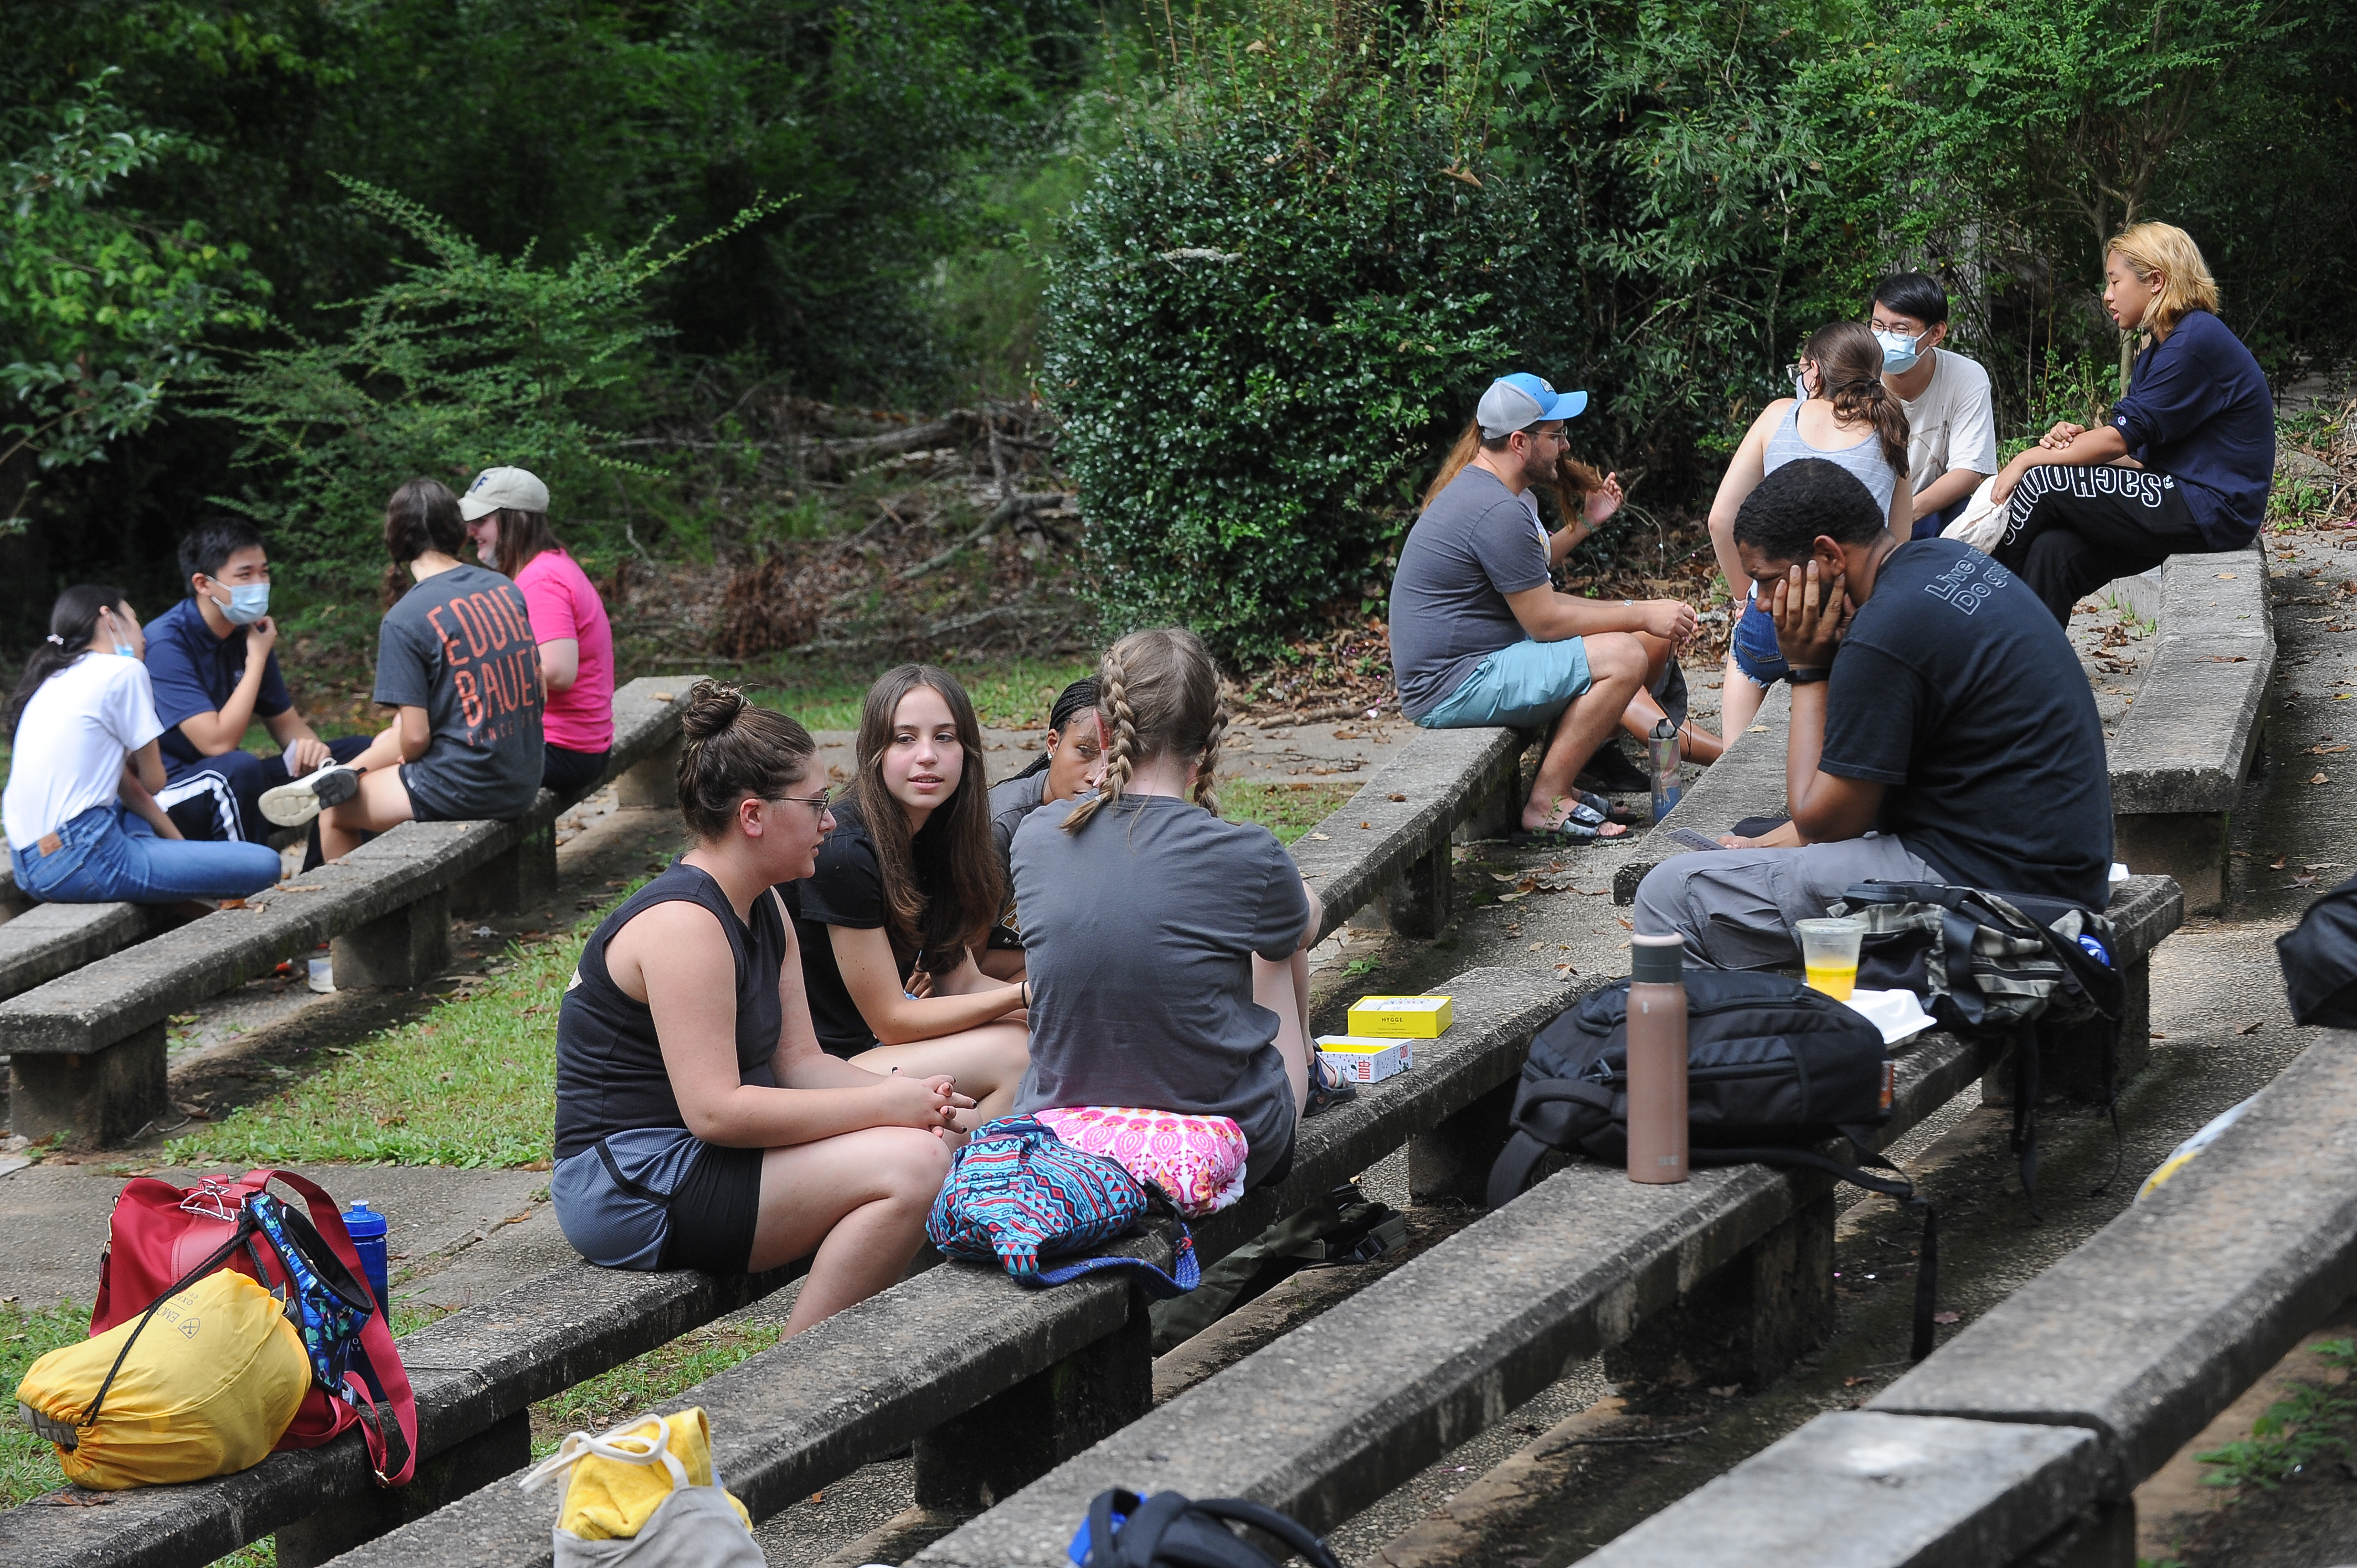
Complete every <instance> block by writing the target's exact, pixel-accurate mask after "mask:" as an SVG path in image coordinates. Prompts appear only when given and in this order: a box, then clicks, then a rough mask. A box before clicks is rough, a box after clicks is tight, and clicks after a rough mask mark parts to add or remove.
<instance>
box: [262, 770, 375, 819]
mask: <svg viewBox="0 0 2357 1568" xmlns="http://www.w3.org/2000/svg"><path fill="white" fill-rule="evenodd" d="M360 792H361V776H360V770H359V769H357V768H347V767H345V766H344V765H343V764H342V763H340V762H330V763H328V764H327V765H326V766H324V767H321V768H314V769H313V770H312V771H311V772H309V773H307V774H306V775H304V776H303V777H302V778H300V779H296V780H295V781H294V782H293V783H291V784H281V785H279V786H277V787H276V788H275V789H264V791H263V792H262V814H263V815H264V816H265V817H268V818H269V819H270V820H271V821H272V822H274V823H276V824H277V825H278V826H280V827H282V828H299V827H301V826H302V825H303V824H304V823H306V822H309V821H310V820H311V819H312V818H313V817H316V816H317V815H318V814H319V813H320V812H321V811H326V810H327V809H328V807H330V806H340V805H342V804H343V803H344V802H345V801H346V800H350V799H351V798H352V797H353V796H355V795H357V794H359V793H360Z"/></svg>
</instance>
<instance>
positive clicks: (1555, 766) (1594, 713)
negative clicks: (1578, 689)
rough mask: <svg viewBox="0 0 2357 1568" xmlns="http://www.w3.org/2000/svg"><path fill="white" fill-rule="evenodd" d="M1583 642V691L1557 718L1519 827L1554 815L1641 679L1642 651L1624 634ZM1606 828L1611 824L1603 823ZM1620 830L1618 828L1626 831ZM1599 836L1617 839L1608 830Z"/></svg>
mask: <svg viewBox="0 0 2357 1568" xmlns="http://www.w3.org/2000/svg"><path fill="white" fill-rule="evenodd" d="M1584 640H1585V641H1586V642H1587V674H1588V686H1587V691H1585V692H1583V693H1580V694H1579V695H1578V696H1577V697H1576V698H1574V699H1573V700H1572V703H1571V706H1569V707H1567V708H1566V709H1565V710H1564V711H1563V716H1562V717H1561V718H1559V719H1557V720H1555V735H1554V737H1553V738H1552V739H1550V740H1549V741H1548V742H1547V748H1546V755H1545V756H1544V757H1542V758H1540V760H1539V772H1538V779H1536V781H1535V782H1534V784H1533V785H1532V787H1531V798H1530V800H1528V801H1527V802H1525V803H1524V805H1523V827H1525V828H1543V827H1545V826H1547V825H1548V824H1549V823H1551V822H1554V821H1555V818H1556V815H1557V813H1556V811H1555V801H1557V800H1563V799H1565V798H1566V797H1567V796H1569V795H1570V794H1571V791H1572V786H1573V782H1574V781H1575V780H1576V779H1578V777H1579V770H1580V769H1581V768H1585V767H1587V759H1588V758H1589V757H1593V756H1595V755H1596V748H1597V747H1598V746H1600V745H1602V744H1603V742H1604V739H1605V737H1606V736H1609V735H1610V734H1611V733H1612V731H1613V728H1614V726H1615V725H1619V724H1620V715H1621V714H1622V713H1623V712H1625V711H1626V710H1627V708H1628V706H1629V703H1630V701H1631V699H1632V698H1633V697H1635V696H1636V695H1637V693H1638V692H1639V691H1640V690H1641V688H1642V687H1643V685H1644V683H1645V650H1644V648H1643V646H1642V645H1641V644H1640V643H1639V642H1638V641H1637V639H1635V638H1634V637H1632V636H1631V635H1630V634H1628V633H1627V632H1618V631H1616V632H1607V633H1604V634H1603V635H1601V636H1598V637H1591V638H1587V639H1584ZM1606 825H1607V828H1608V829H1609V828H1610V827H1611V826H1612V824H1609V823H1608V824H1606ZM1626 831H1627V830H1625V829H1622V830H1620V832H1626ZM1620 832H1610V831H1608V832H1604V833H1603V834H1602V835H1601V836H1603V837H1605V838H1618V837H1619V836H1620Z"/></svg>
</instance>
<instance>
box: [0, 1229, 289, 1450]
mask: <svg viewBox="0 0 2357 1568" xmlns="http://www.w3.org/2000/svg"><path fill="white" fill-rule="evenodd" d="M142 1322H145V1324H146V1327H145V1330H144V1331H143V1330H141V1329H140V1324H141V1323H142ZM135 1334H136V1337H134V1335H135ZM126 1341H127V1342H129V1343H130V1346H131V1353H130V1354H129V1355H127V1356H123V1366H122V1368H121V1369H120V1370H117V1371H115V1373H114V1380H113V1383H111V1384H110V1383H108V1382H107V1380H106V1375H107V1372H108V1370H109V1369H113V1367H114V1359H115V1358H116V1357H117V1356H121V1355H123V1348H124V1343H125V1342H126ZM102 1385H104V1386H105V1388H106V1400H105V1402H104V1403H102V1404H101V1405H100V1406H99V1411H98V1419H97V1420H96V1421H95V1422H93V1423H91V1424H90V1425H88V1426H78V1425H76V1424H75V1423H78V1422H80V1421H81V1418H82V1415H83V1412H86V1411H88V1410H89V1409H90V1407H91V1402H93V1401H95V1400H97V1399H98V1393H99V1389H100V1387H101V1386H102ZM310 1386H311V1361H310V1358H308V1357H307V1356H306V1355H304V1353H303V1339H302V1336H300V1335H299V1334H297V1333H296V1331H295V1326H294V1325H293V1324H291V1323H289V1322H287V1321H286V1315H285V1310H284V1309H283V1308H281V1307H280V1305H279V1304H278V1302H277V1300H276V1299H275V1298H274V1297H273V1296H272V1295H271V1294H270V1293H269V1292H268V1291H265V1290H264V1289H263V1288H262V1287H261V1286H260V1285H258V1284H256V1283H253V1281H252V1280H251V1279H248V1278H247V1277H246V1276H245V1275H243V1274H241V1273H236V1272H234V1271H233V1270H229V1269H222V1270H220V1271H217V1272H216V1273H210V1274H207V1275H206V1276H205V1277H204V1278H203V1279H201V1280H199V1281H198V1282H197V1283H195V1284H192V1285H190V1286H189V1287H188V1289H187V1290H184V1291H182V1292H180V1293H179V1294H178V1295H175V1296H172V1297H171V1298H170V1299H168V1300H167V1301H166V1302H165V1303H164V1304H163V1305H161V1306H159V1307H157V1308H156V1312H155V1315H154V1316H152V1317H150V1316H148V1315H146V1314H145V1313H143V1314H141V1315H140V1316H138V1317H135V1318H131V1319H129V1320H128V1321H126V1322H123V1323H118V1324H116V1325H115V1326H113V1327H112V1328H110V1329H108V1330H107V1331H106V1332H105V1333H103V1334H101V1335H99V1336H98V1337H95V1338H91V1339H85V1340H83V1341H82V1342H81V1344H79V1345H68V1346H65V1347H63V1348H59V1349H56V1350H52V1351H50V1352H49V1353H48V1355H46V1356H44V1357H42V1358H41V1359H39V1360H38V1361H36V1362H34V1363H33V1365H32V1366H31V1368H30V1369H27V1372H26V1373H25V1380H24V1381H23V1382H21V1383H19V1384H17V1385H16V1404H17V1411H18V1413H19V1414H20V1415H21V1416H22V1417H23V1418H24V1420H25V1421H26V1423H27V1424H28V1425H30V1426H31V1427H32V1428H33V1430H34V1431H35V1432H37V1433H38V1434H41V1435H42V1436H43V1437H46V1438H48V1440H49V1441H50V1442H51V1443H53V1444H57V1448H58V1463H59V1466H62V1467H63V1468H64V1470H65V1473H66V1479H68V1480H70V1481H72V1482H74V1483H75V1484H76V1485H78V1486H83V1487H92V1488H94V1489H96V1490H99V1491H107V1492H113V1491H121V1490H123V1489H124V1488H125V1487H152V1486H156V1485H158V1484H161V1483H163V1482H167V1481H200V1480H203V1479H204V1478H205V1477H208V1476H227V1475H232V1474H234V1473H235V1472H237V1471H240V1470H242V1469H245V1468H246V1467H247V1466H252V1465H255V1464H259V1463H260V1462H261V1460H262V1457H263V1455H265V1454H267V1453H269V1452H270V1451H271V1449H272V1448H274V1447H275V1446H276V1445H277V1443H278V1439H279V1437H280V1436H281V1435H282V1434H284V1433H285V1430H286V1423H288V1422H290V1421H293V1420H294V1419H295V1412H296V1408H297V1407H298V1406H300V1405H301V1404H302V1402H303V1395H304V1393H305V1392H306V1391H307V1390H308V1389H309V1388H310Z"/></svg>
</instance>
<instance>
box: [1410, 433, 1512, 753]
mask: <svg viewBox="0 0 2357 1568" xmlns="http://www.w3.org/2000/svg"><path fill="white" fill-rule="evenodd" d="M1547 581H1548V575H1547V546H1546V537H1545V535H1544V534H1543V533H1541V532H1539V531H1538V530H1537V529H1535V528H1533V527H1532V526H1531V511H1530V508H1529V507H1528V506H1527V505H1526V504H1525V503H1524V501H1523V499H1522V498H1521V497H1519V496H1517V495H1515V494H1514V492H1513V491H1512V490H1510V489H1507V488H1506V486H1505V483H1504V481H1502V480H1501V479H1500V478H1498V476H1497V475H1495V474H1493V473H1491V472H1490V470H1489V469H1487V468H1483V467H1476V466H1473V465H1468V466H1467V467H1466V468H1465V470H1464V471H1463V472H1462V473H1460V474H1458V476H1457V477H1456V478H1453V479H1451V480H1449V481H1448V489H1445V490H1443V491H1441V492H1440V494H1439V495H1438V496H1437V497H1436V498H1434V499H1433V503H1432V505H1431V506H1429V507H1427V508H1426V509H1425V513H1424V515H1423V516H1422V517H1419V518H1417V519H1416V520H1415V527H1414V528H1412V529H1410V530H1408V535H1407V542H1406V543H1405V545H1403V546H1401V548H1400V562H1399V573H1398V575H1396V576H1394V578H1393V579H1392V607H1391V609H1392V620H1391V629H1392V674H1393V678H1394V680H1396V681H1397V682H1399V693H1400V705H1401V706H1402V707H1404V708H1405V709H1406V710H1407V716H1408V717H1410V718H1412V719H1420V718H1422V717H1423V716H1424V715H1425V714H1428V713H1430V712H1431V711H1432V710H1433V709H1435V708H1437V707H1438V706H1439V705H1440V704H1441V702H1442V701H1443V700H1444V699H1445V698H1447V697H1448V694H1449V693H1452V692H1454V691H1456V690H1457V688H1458V687H1459V686H1461V685H1463V684H1464V683H1465V678H1466V677H1467V676H1468V675H1470V674H1472V673H1473V670H1474V667H1475V666H1476V665H1478V664H1480V662H1481V660H1484V659H1487V658H1488V657H1489V656H1490V655H1491V654H1492V653H1495V652H1497V651H1498V650H1500V649H1501V648H1510V647H1512V646H1513V645H1514V644H1515V643H1517V642H1521V641H1523V640H1524V639H1525V638H1526V637H1527V635H1528V634H1527V633H1525V632H1524V631H1523V626H1522V623H1521V622H1520V621H1518V620H1516V619H1515V618H1514V612H1513V610H1512V607H1509V606H1508V605H1507V603H1506V596H1507V595H1508V594H1519V593H1522V592H1523V591H1524V590H1525V589H1528V588H1536V587H1542V586H1544V585H1545V584H1546V583H1547Z"/></svg>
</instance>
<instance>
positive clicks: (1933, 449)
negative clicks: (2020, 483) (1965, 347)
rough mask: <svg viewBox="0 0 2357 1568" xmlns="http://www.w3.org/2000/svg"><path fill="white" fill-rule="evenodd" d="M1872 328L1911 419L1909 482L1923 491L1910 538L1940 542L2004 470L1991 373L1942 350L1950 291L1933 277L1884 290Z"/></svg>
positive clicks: (1911, 277) (1894, 278) (1895, 280)
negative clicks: (1998, 457) (2000, 461)
mask: <svg viewBox="0 0 2357 1568" xmlns="http://www.w3.org/2000/svg"><path fill="white" fill-rule="evenodd" d="M1867 326H1869V327H1871V328H1873V329H1874V336H1875V338H1877V339H1878V341H1879V342H1880V343H1881V344H1882V384H1883V385H1884V386H1886V387H1888V388H1889V389H1890V391H1891V392H1893V393H1894V394H1896V395H1897V397H1898V399H1899V405H1900V408H1901V409H1903V410H1905V412H1906V414H1907V431H1908V437H1907V478H1908V479H1909V480H1910V482H1911V483H1912V484H1913V485H1914V487H1915V502H1914V511H1915V529H1914V532H1912V533H1911V534H1909V535H1907V537H1909V538H1912V539H1932V538H1936V537H1937V536H1938V535H1939V532H1940V531H1941V530H1942V529H1943V528H1945V527H1946V526H1947V525H1948V524H1949V523H1950V522H1952V521H1954V520H1955V518H1956V515H1957V514H1958V513H1959V512H1961V511H1963V510H1964V503H1965V502H1966V501H1968V500H1970V499H1972V497H1973V492H1974V491H1975V490H1976V489H1980V487H1981V481H1982V480H1983V479H1986V478H1988V477H1989V476H1990V475H1991V474H1994V473H1996V470H1997V461H1996V413H1995V411H1994V410H1993V409H1992V407H1991V405H1990V403H1989V379H1988V372H1987V371H1985V370H1983V369H1981V367H1980V366H1979V365H1978V364H1977V363H1975V362H1974V361H1973V360H1967V359H1965V358H1964V356H1963V355H1962V354H1959V353H1957V352H1956V351H1955V350H1954V349H1943V348H1941V347H1940V345H1941V344H1942V343H1943V342H1945V341H1946V340H1947V337H1948V291H1947V290H1946V289H1943V288H1942V287H1941V286H1940V285H1939V280H1937V279H1936V278H1933V277H1932V276H1930V275H1929V274H1924V273H1893V274H1890V275H1889V277H1886V278H1884V279H1883V280H1882V281H1881V282H1880V283H1878V284H1876V285H1874V312H1873V315H1872V316H1871V317H1869V318H1868V319H1867Z"/></svg>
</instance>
